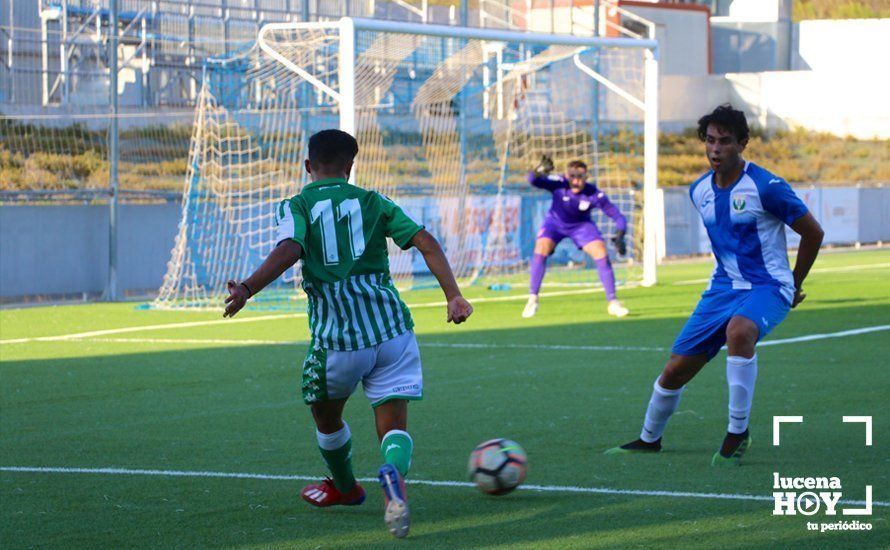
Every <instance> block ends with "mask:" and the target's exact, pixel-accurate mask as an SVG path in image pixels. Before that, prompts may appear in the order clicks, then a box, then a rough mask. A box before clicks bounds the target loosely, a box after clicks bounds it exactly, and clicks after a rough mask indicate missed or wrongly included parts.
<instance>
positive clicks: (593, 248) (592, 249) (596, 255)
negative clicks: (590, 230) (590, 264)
mask: <svg viewBox="0 0 890 550" xmlns="http://www.w3.org/2000/svg"><path fill="white" fill-rule="evenodd" d="M584 251H585V252H587V253H588V254H590V256H591V257H592V258H593V259H594V260H599V259H600V258H604V257H605V256H606V245H605V244H604V243H603V241H599V240H597V241H591V242H589V243H587V244H586V245H585V246H584Z"/></svg>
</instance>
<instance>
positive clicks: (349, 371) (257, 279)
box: [223, 130, 473, 537]
mask: <svg viewBox="0 0 890 550" xmlns="http://www.w3.org/2000/svg"><path fill="white" fill-rule="evenodd" d="M357 153H358V143H357V142H356V140H355V138H353V137H352V136H351V135H349V134H347V133H346V132H341V131H340V130H324V131H322V132H319V133H317V134H315V135H313V136H312V137H311V138H310V139H309V158H308V159H307V160H306V163H305V164H306V170H307V172H309V173H310V174H311V177H312V183H310V184H308V185H306V186H305V187H304V188H303V190H302V192H301V193H300V194H298V195H296V196H294V197H292V198H290V199H287V200H284V201H281V203H279V204H278V205H277V207H276V212H275V215H276V219H277V221H278V239H277V243H278V244H277V246H276V247H275V248H274V249H273V250H272V252H271V253H270V254H269V256H268V257H267V258H266V260H265V261H264V262H263V264H262V265H261V266H260V267H259V268H257V270H256V271H255V272H254V273H253V274H252V275H251V276H250V277H248V278H247V279H245V280H243V281H241V282H240V283H239V282H236V281H229V282H228V290H229V297H228V298H226V304H227V305H226V310H225V313H224V314H223V315H224V316H225V317H231V316H233V315H235V314H236V313H238V311H239V310H241V308H243V307H244V305H245V304H246V303H247V300H248V299H249V298H250V297H251V296H252V295H254V294H256V293H257V292H259V291H260V290H262V289H263V288H264V287H266V285H268V284H269V283H271V282H272V281H274V280H275V279H277V278H278V277H279V276H280V275H281V274H282V273H284V271H285V270H286V269H288V268H289V267H291V266H293V265H294V264H295V263H296V262H297V260H299V259H302V260H303V289H304V290H305V291H306V296H307V297H308V301H309V305H308V313H309V329H310V332H311V333H312V342H311V343H310V346H309V350H308V352H307V354H306V359H305V361H304V363H303V382H302V388H303V399H304V401H305V402H306V403H307V404H308V405H310V407H311V409H312V416H313V418H314V419H315V423H316V427H317V430H316V436H317V439H318V446H319V448H320V450H321V454H322V457H323V458H324V460H325V462H326V463H327V466H328V468H329V469H330V471H331V475H332V478H333V479H326V480H325V481H323V482H321V483H319V484H313V485H309V486H307V487H306V488H304V489H303V492H302V497H303V499H304V500H306V501H307V502H309V503H310V504H312V505H314V506H332V505H337V504H342V505H357V504H361V503H362V502H363V501H364V499H365V491H364V489H362V487H361V486H360V485H359V484H358V483H357V482H356V480H355V476H354V475H353V473H352V463H351V457H352V439H351V435H350V431H349V426H348V425H347V424H346V423H345V422H344V421H343V419H342V413H343V407H344V405H345V404H346V400H347V399H348V398H349V396H350V395H351V394H352V392H353V391H354V390H355V388H356V386H357V385H358V383H359V382H361V383H362V385H363V387H364V391H365V395H366V396H367V397H368V399H369V400H370V401H371V406H372V407H373V408H374V415H375V419H376V425H377V435H378V437H379V438H380V450H381V453H382V455H383V461H384V464H383V466H382V467H381V468H380V472H379V476H378V477H379V479H380V484H381V487H382V488H383V491H384V497H385V501H386V509H385V513H384V520H385V521H386V524H387V527H388V528H389V530H390V531H391V532H392V533H393V534H394V535H395V536H397V537H404V536H405V535H407V534H408V526H409V514H408V505H407V497H406V494H405V485H404V476H405V475H406V474H407V472H408V468H409V466H410V465H411V454H412V451H413V441H412V439H411V436H410V435H409V434H408V432H407V431H406V428H407V420H408V401H409V400H412V399H421V398H422V396H423V377H422V373H421V366H420V353H419V351H418V349H417V341H416V339H415V337H414V332H413V330H412V329H413V327H414V322H413V321H412V320H411V313H410V312H409V311H408V308H407V307H406V306H405V304H404V303H403V302H402V300H401V299H400V298H399V292H398V290H396V287H395V286H394V285H393V282H392V278H391V277H390V273H389V258H388V255H387V241H386V239H387V238H390V239H392V240H393V241H394V242H395V243H396V244H397V245H398V246H399V247H401V248H402V249H408V248H410V247H412V246H414V247H416V248H417V250H418V251H420V253H421V254H422V255H423V258H424V260H425V261H426V264H427V266H428V267H429V269H430V271H431V272H432V273H433V275H435V277H436V279H437V280H438V281H439V285H440V286H441V287H442V290H443V291H444V293H445V298H446V299H447V320H448V322H454V323H462V322H464V321H465V320H466V319H467V318H468V317H469V316H470V314H471V313H472V312H473V308H472V306H471V305H470V304H469V302H467V301H466V300H465V299H464V297H463V296H462V295H461V293H460V289H459V288H458V286H457V282H456V281H455V279H454V275H453V273H452V272H451V266H450V265H449V264H448V259H447V258H446V257H445V254H444V253H443V252H442V248H441V247H440V246H439V243H438V242H437V241H436V239H435V238H434V237H433V236H432V235H430V234H429V233H428V232H427V231H426V230H425V229H424V228H423V226H422V225H419V224H418V223H417V222H415V221H414V220H412V219H411V217H410V216H408V215H407V214H406V213H405V212H404V211H403V210H402V209H401V208H399V207H398V206H397V205H396V204H395V203H393V202H392V201H391V200H389V199H388V198H386V197H384V196H383V195H381V194H379V193H376V192H374V191H368V190H366V189H362V188H360V187H356V186H354V185H351V184H349V183H348V182H347V179H348V177H349V173H350V172H351V171H352V164H353V159H354V158H355V155H356V154H357Z"/></svg>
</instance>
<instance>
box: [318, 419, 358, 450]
mask: <svg viewBox="0 0 890 550" xmlns="http://www.w3.org/2000/svg"><path fill="white" fill-rule="evenodd" d="M315 437H316V439H317V440H318V446H319V447H321V448H322V449H324V450H325V451H335V450H337V449H339V448H340V447H342V446H343V445H346V442H347V441H349V438H350V437H352V432H350V431H349V424H347V423H346V422H343V427H342V428H340V429H339V430H337V431H336V432H334V433H332V434H323V433H321V432H320V431H318V430H315Z"/></svg>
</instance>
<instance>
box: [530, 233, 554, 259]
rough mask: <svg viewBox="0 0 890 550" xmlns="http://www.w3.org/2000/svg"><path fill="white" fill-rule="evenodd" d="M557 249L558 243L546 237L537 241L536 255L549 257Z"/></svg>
mask: <svg viewBox="0 0 890 550" xmlns="http://www.w3.org/2000/svg"><path fill="white" fill-rule="evenodd" d="M555 248H556V243H555V242H553V241H552V240H550V239H548V238H546V237H543V238H540V239H538V240H536V241H535V254H541V255H543V256H549V255H551V254H553V250H554V249H555Z"/></svg>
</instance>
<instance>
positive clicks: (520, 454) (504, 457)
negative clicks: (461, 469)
mask: <svg viewBox="0 0 890 550" xmlns="http://www.w3.org/2000/svg"><path fill="white" fill-rule="evenodd" d="M527 470H528V459H527V457H526V455H525V451H524V450H522V447H520V446H519V444H518V443H516V442H515V441H510V440H509V439H489V440H488V441H485V442H484V443H480V444H479V445H478V446H476V448H475V449H473V452H472V453H470V464H469V466H468V472H469V474H470V481H472V482H473V483H475V484H476V487H477V488H478V489H479V490H480V491H482V492H483V493H486V494H489V495H506V494H507V493H509V492H510V491H512V490H513V489H515V488H517V487H519V485H520V484H521V483H522V482H523V481H525V474H526V471H527Z"/></svg>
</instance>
